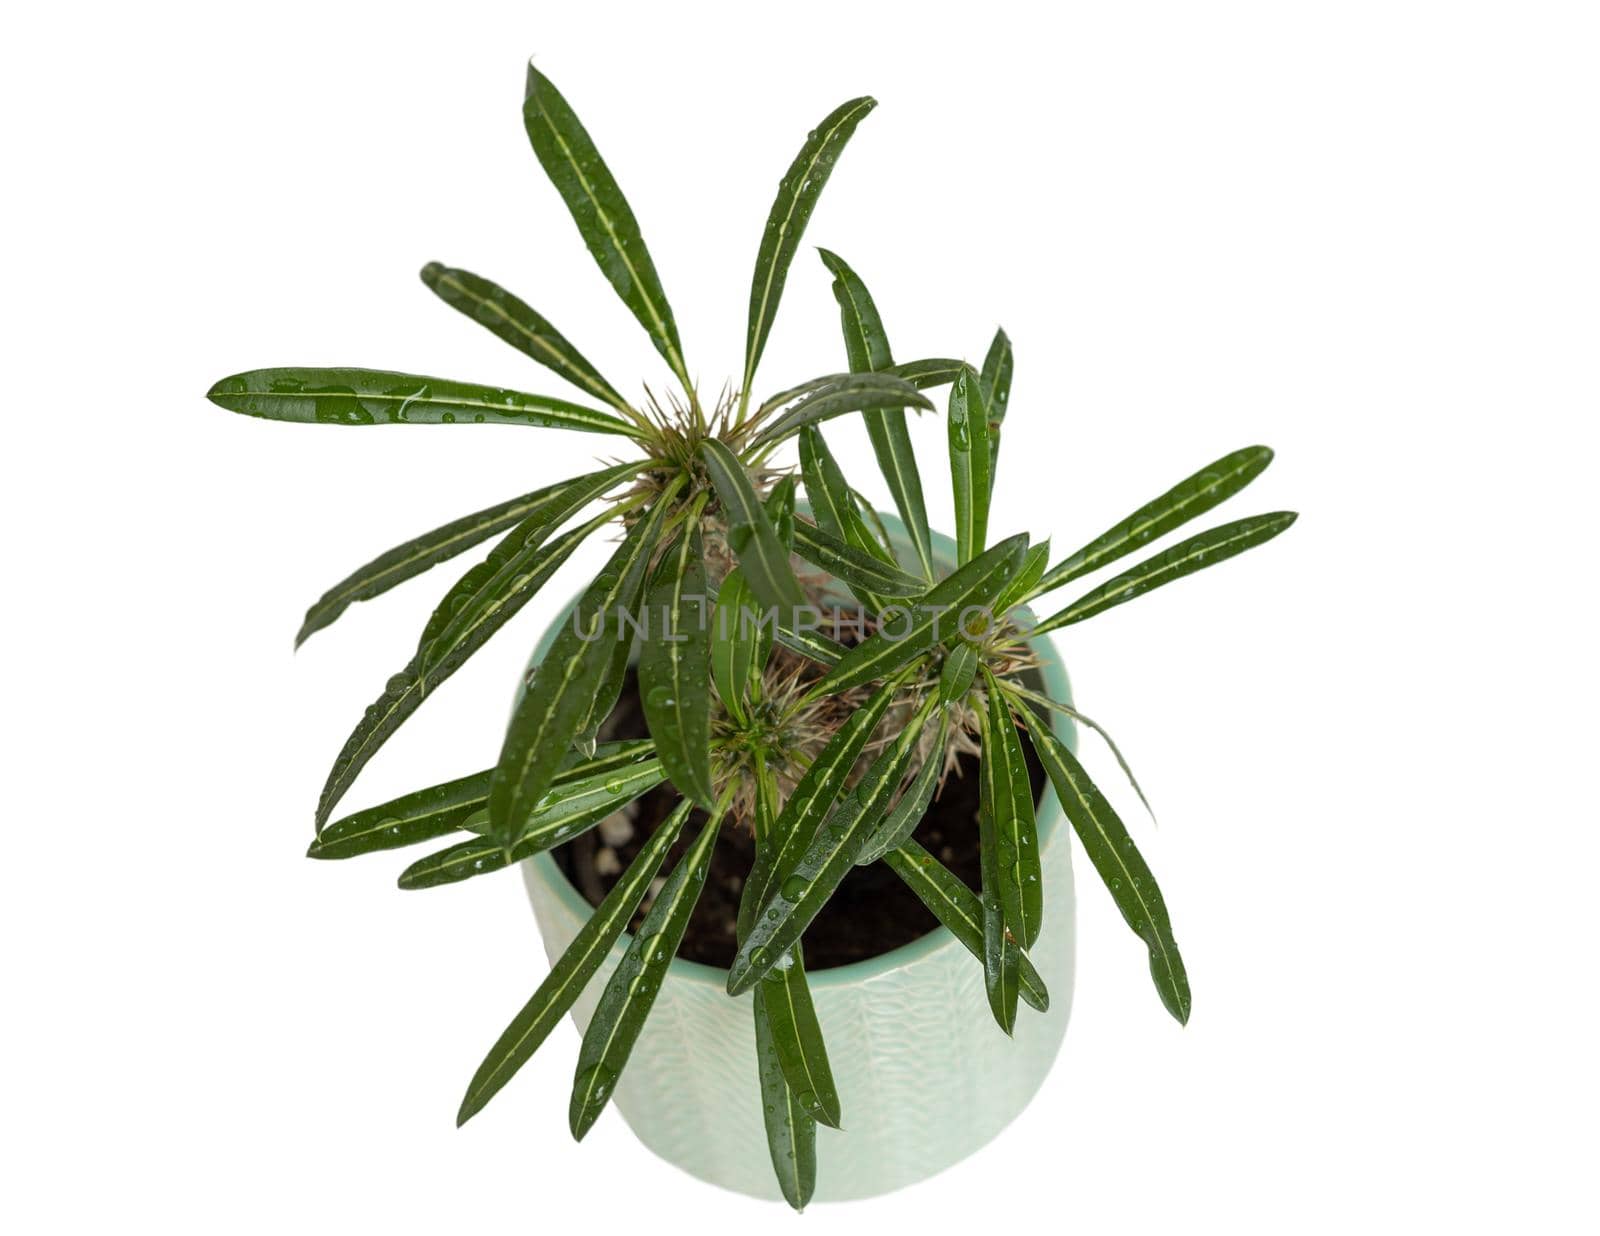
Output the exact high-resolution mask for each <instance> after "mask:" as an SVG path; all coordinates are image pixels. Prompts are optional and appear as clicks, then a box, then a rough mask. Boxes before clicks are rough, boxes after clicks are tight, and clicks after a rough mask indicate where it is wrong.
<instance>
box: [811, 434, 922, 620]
mask: <svg viewBox="0 0 1600 1236" xmlns="http://www.w3.org/2000/svg"><path fill="white" fill-rule="evenodd" d="M800 473H801V475H802V476H803V477H804V478H805V484H806V497H807V498H808V499H809V500H810V502H811V510H812V515H813V517H814V518H815V519H816V521H817V526H818V527H820V528H823V529H825V530H826V531H828V532H830V533H832V534H833V535H834V536H835V537H837V538H838V539H839V540H841V541H843V542H845V544H847V545H849V546H851V547H852V548H854V549H857V550H860V551H861V552H862V553H864V554H867V555H869V556H870V557H873V558H876V559H878V560H879V561H880V562H883V563H885V564H886V565H888V566H891V567H894V568H896V569H897V570H898V569H899V563H898V562H896V561H895V557H894V555H893V554H892V553H891V552H889V551H888V550H887V549H885V548H884V547H883V545H882V544H880V543H879V542H878V541H877V539H876V538H874V537H873V535H872V532H871V530H870V529H869V528H868V527H867V525H866V521H865V520H863V519H862V518H861V513H860V512H859V511H858V510H857V509H856V502H855V496H854V491H853V490H852V489H851V488H850V485H849V483H848V482H847V481H846V480H845V479H844V473H843V472H842V471H840V469H839V464H838V461H837V460H835V459H834V457H833V452H832V451H830V450H829V449H828V444H827V442H825V441H824V440H823V437H822V431H821V430H819V429H817V428H816V427H815V426H814V425H813V426H807V427H806V428H804V429H802V430H801V431H800ZM857 599H858V600H859V601H861V602H862V603H863V604H864V605H866V606H867V607H868V608H869V609H871V611H872V612H873V613H874V614H876V613H880V612H881V611H882V610H883V606H884V599H883V598H882V597H880V596H878V595H877V594H876V593H875V592H873V591H872V590H871V589H863V590H861V591H860V592H858V593H857Z"/></svg>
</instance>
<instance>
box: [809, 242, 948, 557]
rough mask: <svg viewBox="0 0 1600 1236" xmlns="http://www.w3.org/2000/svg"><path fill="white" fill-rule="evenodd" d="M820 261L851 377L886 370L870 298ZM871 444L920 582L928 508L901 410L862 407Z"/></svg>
mask: <svg viewBox="0 0 1600 1236" xmlns="http://www.w3.org/2000/svg"><path fill="white" fill-rule="evenodd" d="M819 252H820V253H821V254H822V261H823V264H824V265H825V266H827V268H828V270H829V271H830V272H831V273H832V274H833V296H834V299H835V300H837V301H838V302H839V317H840V325H841V327H842V329H843V331H844V342H845V355H846V357H847V359H848V361H849V365H850V368H851V370H852V371H853V372H856V373H866V372H870V371H872V370H889V369H892V368H893V366H894V357H893V356H892V355H891V354H890V351H889V337H888V335H887V334H886V333H885V331H884V329H883V319H882V317H881V316H880V315H879V313H878V306H877V305H876V304H875V303H874V302H873V299H872V294H871V293H870V292H868V291H867V285H866V284H865V283H863V282H862V281H861V277H860V276H859V275H857V274H856V272H855V271H854V270H852V269H851V268H850V266H849V265H848V264H847V263H846V262H845V261H844V259H843V258H841V257H839V255H838V254H836V253H831V252H829V251H828V250H827V249H822V250H819ZM861 418H862V420H863V421H864V422H865V424H866V426H867V437H868V438H869V439H871V441H872V451H873V454H874V455H876V456H877V458H878V468H879V469H880V470H881V471H882V473H883V479H884V480H885V481H886V482H887V483H888V486H889V494H890V496H891V497H892V498H893V499H894V504H895V509H896V510H898V511H899V512H900V518H901V520H902V521H904V523H905V526H906V534H907V535H908V536H909V537H910V539H911V545H912V548H913V549H915V550H916V554H917V561H918V563H919V564H920V565H921V567H922V574H923V576H924V577H925V578H926V579H929V580H932V579H933V578H934V570H933V542H932V538H931V537H930V536H929V533H928V509H927V506H926V505H925V504H924V502H923V498H922V477H921V475H920V474H919V473H918V472H917V458H916V456H915V455H914V454H912V451H911V434H910V432H909V431H908V430H907V428H906V413H905V409H904V408H868V409H865V410H864V411H863V412H862V414H861Z"/></svg>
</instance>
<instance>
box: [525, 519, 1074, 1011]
mask: <svg viewBox="0 0 1600 1236" xmlns="http://www.w3.org/2000/svg"><path fill="white" fill-rule="evenodd" d="M798 509H801V510H806V509H808V508H807V507H806V504H805V503H800V504H798ZM878 517H879V518H880V519H882V520H883V522H884V526H885V527H886V528H887V529H888V530H889V531H890V532H891V533H893V534H898V535H899V536H900V537H904V536H905V535H906V530H905V525H904V524H903V523H902V522H901V521H900V519H899V518H898V517H897V516H895V515H891V514H889V513H888V512H886V511H879V512H878ZM931 539H932V542H933V550H934V553H935V554H937V555H940V556H947V557H951V558H953V557H954V556H955V552H956V545H955V542H954V541H952V540H951V539H950V538H949V537H948V536H946V535H944V534H943V533H942V532H933V533H931ZM577 600H578V598H577V597H576V596H574V597H573V599H572V602H571V604H569V605H566V606H563V607H562V610H561V615H562V616H561V617H560V618H558V619H557V620H556V621H555V622H553V623H551V624H550V626H549V628H547V629H546V631H545V633H544V635H542V636H541V637H540V639H539V643H538V644H537V645H536V647H535V649H534V656H535V657H536V658H538V659H542V658H543V657H544V654H545V653H546V652H547V651H549V647H550V643H551V641H552V640H553V639H554V638H555V634H556V632H557V631H558V630H559V629H560V627H561V623H562V622H564V621H565V620H566V615H567V614H568V613H570V612H571V609H572V605H575V604H577ZM1019 616H1020V617H1021V618H1022V619H1023V621H1024V622H1031V621H1033V612H1032V611H1031V610H1029V609H1028V608H1027V607H1025V606H1024V607H1021V609H1020V615H1019ZM1028 647H1029V648H1031V649H1032V650H1033V652H1034V654H1035V655H1036V656H1038V658H1039V676H1040V677H1041V678H1043V679H1044V688H1045V694H1046V695H1048V696H1049V697H1050V698H1051V699H1053V700H1055V701H1057V702H1058V703H1070V702H1071V700H1072V683H1071V680H1070V679H1069V678H1068V676H1067V671H1066V667H1065V666H1064V665H1062V663H1061V660H1060V657H1059V656H1057V655H1056V651H1057V650H1056V645H1055V641H1054V640H1052V639H1051V638H1050V637H1049V636H1048V635H1042V636H1040V637H1039V638H1037V639H1033V640H1029V641H1028ZM520 696H521V689H520V688H519V690H518V697H519V698H520ZM1050 720H1051V729H1052V730H1054V731H1055V732H1056V733H1057V735H1058V736H1059V737H1060V738H1061V740H1062V741H1063V742H1067V743H1069V744H1072V745H1073V746H1076V742H1075V738H1076V734H1075V731H1074V727H1073V726H1072V723H1071V721H1070V720H1069V719H1068V718H1066V717H1065V716H1062V715H1061V714H1056V715H1054V716H1052V717H1051V719H1050ZM1035 811H1036V814H1037V817H1038V819H1037V831H1038V837H1039V848H1040V850H1041V851H1042V850H1043V849H1044V846H1045V845H1046V843H1047V842H1048V841H1049V840H1050V839H1051V838H1052V837H1053V836H1054V835H1055V832H1056V829H1057V828H1058V827H1059V825H1060V823H1061V819H1062V812H1061V805H1060V804H1059V803H1058V802H1057V801H1056V796H1055V791H1054V789H1053V788H1052V787H1051V785H1050V783H1049V782H1048V781H1046V782H1045V785H1044V789H1043V790H1042V791H1041V793H1040V795H1039V800H1038V802H1037V803H1036V804H1035ZM523 863H524V865H526V866H528V867H530V868H531V869H532V870H533V871H534V872H535V873H537V874H538V875H539V876H540V877H541V878H542V879H543V880H544V882H545V883H546V884H547V885H548V886H550V887H551V888H553V889H554V890H555V894H556V897H557V899H558V900H559V901H560V902H561V904H562V906H563V907H564V908H565V909H567V910H569V911H570V912H571V913H573V914H574V915H576V916H577V917H578V918H579V919H580V920H586V919H588V918H589V916H590V915H592V914H593V913H594V909H595V908H594V907H593V906H592V905H590V904H589V901H588V899H587V898H586V897H584V895H583V894H582V893H580V892H579V891H578V889H577V886H576V885H574V884H573V883H572V881H571V880H569V879H568V878H567V874H566V872H564V871H562V870H561V868H560V867H558V866H557V865H556V860H555V858H554V857H553V855H552V854H551V852H550V851H549V850H544V851H541V852H540V853H538V854H535V855H533V856H532V857H531V858H527V859H524V860H523ZM632 942H633V933H632V932H627V931H625V932H623V933H622V935H620V936H619V937H618V938H617V944H616V945H613V947H614V948H615V947H617V946H620V947H622V948H624V949H626V948H627V947H628V946H629V945H630V944H631V943H632ZM947 946H953V947H955V948H960V947H961V943H960V941H958V940H957V939H956V938H955V936H954V935H952V934H951V932H950V929H949V928H948V927H946V926H944V925H943V924H940V925H938V926H936V927H934V928H933V930H932V931H929V932H927V933H925V934H923V935H920V936H918V937H917V938H916V939H915V940H912V941H910V942H908V943H906V944H902V945H900V946H899V947H898V948H893V949H890V950H889V951H888V952H887V953H879V954H878V955H877V956H875V957H868V958H865V959H864V960H861V961H852V962H849V963H848V964H846V965H842V966H829V967H827V968H826V969H823V970H811V969H809V968H808V969H807V970H806V982H807V983H809V984H810V985H811V987H812V988H813V989H815V988H818V987H836V986H843V985H847V984H852V983H866V982H870V981H871V980H872V979H874V978H877V977H878V976H879V975H882V974H886V973H888V972H890V971H892V970H898V969H900V968H901V967H902V966H908V965H911V964H913V963H915V962H918V961H921V960H922V959H923V958H924V957H927V956H930V955H931V954H933V953H935V952H937V951H939V950H940V949H943V948H945V947H947ZM667 973H668V974H669V975H673V976H676V977H677V978H678V979H679V980H680V981H687V982H695V983H704V984H708V985H711V986H715V987H716V988H717V989H718V990H719V991H721V990H726V988H727V974H728V972H727V970H726V969H723V968H719V967H717V966H708V965H706V964H705V963H704V962H700V961H685V960H684V959H683V958H681V957H676V956H675V957H673V958H672V960H671V961H670V962H668V963H667Z"/></svg>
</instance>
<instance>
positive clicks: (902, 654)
mask: <svg viewBox="0 0 1600 1236" xmlns="http://www.w3.org/2000/svg"><path fill="white" fill-rule="evenodd" d="M1027 548H1028V538H1027V535H1026V534H1024V533H1019V534H1017V535H1016V536H1013V537H1008V538H1007V539H1006V540H1004V541H1001V542H999V543H998V544H997V545H995V546H994V547H993V548H991V549H989V550H987V551H985V552H984V553H982V554H980V555H979V556H978V557H976V558H974V559H973V560H972V561H971V562H969V563H967V564H966V565H965V566H963V567H960V568H958V569H957V570H956V571H955V572H954V573H953V574H951V575H950V576H949V577H948V578H946V579H944V580H941V581H940V582H939V583H937V584H935V585H934V586H933V587H932V588H930V589H929V590H928V591H927V593H926V594H925V595H924V596H923V597H922V598H921V600H919V601H914V602H911V603H910V604H908V605H907V606H905V607H903V609H904V612H903V613H902V614H901V615H897V616H895V617H894V618H893V620H891V619H890V617H889V616H888V615H887V614H886V615H885V617H884V623H883V626H882V627H881V628H880V630H878V631H877V632H875V633H874V634H873V635H870V636H868V637H867V638H866V639H864V640H862V642H861V643H859V644H857V645H856V646H855V647H854V648H852V649H850V650H849V651H848V652H846V653H845V654H844V656H843V657H841V658H840V659H839V663H838V664H837V665H835V666H834V667H833V669H832V671H830V672H829V674H828V676H827V677H826V678H824V679H822V681H821V682H819V683H818V684H817V686H816V688H815V692H816V693H817V694H819V695H828V694H834V693H837V692H839V691H845V690H848V689H849V688H850V687H855V686H859V685H861V684H862V683H864V682H871V681H872V680H873V679H875V678H881V677H883V676H884V675H885V674H890V673H893V672H894V671H895V670H897V669H899V668H901V667H902V666H905V665H908V664H910V663H911V662H912V661H915V660H916V659H917V658H918V657H920V656H922V655H923V654H924V653H925V652H927V651H928V650H929V649H930V648H933V647H934V646H935V645H936V644H938V643H940V642H941V641H943V640H946V639H949V638H951V637H952V636H953V635H954V634H955V633H956V627H957V623H958V622H960V621H961V620H962V619H961V616H962V614H963V613H964V612H966V611H967V610H969V609H978V610H982V609H983V608H984V607H985V606H987V605H989V604H990V602H992V601H993V600H994V598H995V597H996V596H997V595H998V594H999V593H1000V591H1001V590H1002V589H1003V588H1004V587H1005V582H1006V580H1007V579H1009V578H1010V577H1011V576H1012V575H1013V574H1015V572H1016V569H1017V564H1018V563H1019V562H1020V561H1021V559H1022V556H1023V554H1024V553H1026V552H1027Z"/></svg>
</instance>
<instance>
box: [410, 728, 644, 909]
mask: <svg viewBox="0 0 1600 1236" xmlns="http://www.w3.org/2000/svg"><path fill="white" fill-rule="evenodd" d="M665 777H666V772H665V770H664V769H663V768H662V767H661V761H660V760H657V759H648V760H641V761H639V762H637V763H634V764H630V765H628V766H627V767H626V768H623V769H620V770H617V771H615V772H610V773H603V774H601V775H599V776H594V777H586V778H584V779H582V780H579V781H570V782H566V783H564V784H561V785H554V786H552V787H551V788H550V790H549V792H548V793H546V794H545V796H544V797H543V798H541V799H540V800H539V804H538V806H537V807H536V808H535V809H534V810H533V811H532V812H531V813H530V814H529V816H528V818H527V819H526V820H524V821H522V822H521V824H520V825H519V827H518V829H517V832H516V835H515V836H514V837H513V838H512V839H511V840H510V841H504V840H502V839H501V838H500V837H499V836H497V835H495V834H494V832H493V829H492V828H491V825H490V820H489V816H488V811H487V807H486V808H485V809H484V811H483V814H482V816H481V817H479V818H478V819H477V820H476V821H474V820H470V819H469V820H465V821H463V827H466V828H470V829H471V830H472V831H474V832H477V833H480V834H482V835H480V836H477V837H474V838H472V839H471V840H468V841H462V842H459V843H458V844H456V845H453V846H450V847H449V848H447V849H443V850H439V851H436V852H435V853H433V854H429V855H428V856H427V857H426V858H421V859H418V860H417V861H416V862H414V863H412V864H411V866H409V867H407V868H406V869H405V870H404V871H402V872H401V873H400V887H401V888H403V889H406V890H411V889H419V888H433V887H435V886H436V885H439V884H455V883H458V882H459V881H461V880H469V879H471V878H472V877H474V876H480V875H487V874H488V873H489V872H491V871H500V870H502V869H503V868H505V867H510V866H513V865H515V864H516V863H519V862H521V861H522V860H523V859H525V858H531V857H533V855H535V854H540V853H543V852H544V851H545V850H548V849H552V848H553V847H555V846H558V845H560V844H561V843H562V842H564V841H571V840H572V839H573V838H574V837H576V836H578V835H579V834H581V833H586V832H588V831H589V830H590V829H591V828H593V827H594V826H595V825H596V824H598V823H600V821H601V820H603V819H605V818H606V817H607V816H608V815H611V814H612V813H613V812H615V811H619V810H621V809H622V808H623V807H625V806H627V805H628V804H629V803H631V802H632V801H633V800H634V799H636V798H638V797H639V796H640V795H641V794H644V793H647V792H648V791H650V790H653V789H655V787H656V786H658V785H660V784H661V782H662V781H663V780H664V779H665ZM492 784H493V781H492V778H491V786H492Z"/></svg>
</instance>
